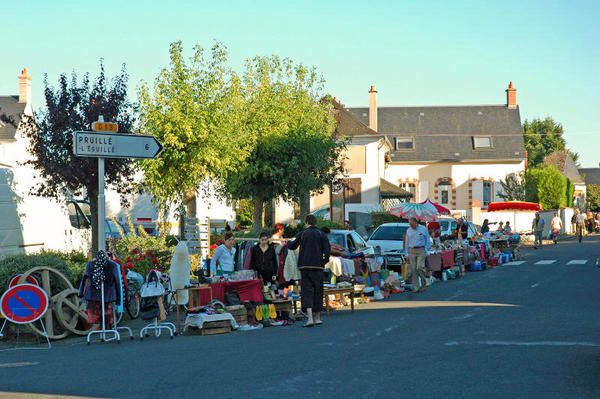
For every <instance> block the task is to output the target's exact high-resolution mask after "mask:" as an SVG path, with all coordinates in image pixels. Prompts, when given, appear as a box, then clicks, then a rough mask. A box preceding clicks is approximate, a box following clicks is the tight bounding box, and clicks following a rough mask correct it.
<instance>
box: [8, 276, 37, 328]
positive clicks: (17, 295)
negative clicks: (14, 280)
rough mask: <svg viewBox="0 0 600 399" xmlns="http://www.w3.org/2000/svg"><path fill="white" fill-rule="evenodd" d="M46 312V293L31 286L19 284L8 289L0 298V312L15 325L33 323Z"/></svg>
mask: <svg viewBox="0 0 600 399" xmlns="http://www.w3.org/2000/svg"><path fill="white" fill-rule="evenodd" d="M47 310H48V295H47V294H46V291H44V290H43V289H41V288H40V287H38V286H37V285H33V284H19V285H15V286H14V287H11V288H9V289H8V290H7V291H6V292H5V293H4V294H3V295H2V298H0V312H1V313H2V316H4V318H6V319H7V320H8V321H11V322H13V323H16V324H28V323H33V322H34V321H36V320H38V319H39V318H40V317H42V316H43V315H44V314H45V313H46V311H47Z"/></svg>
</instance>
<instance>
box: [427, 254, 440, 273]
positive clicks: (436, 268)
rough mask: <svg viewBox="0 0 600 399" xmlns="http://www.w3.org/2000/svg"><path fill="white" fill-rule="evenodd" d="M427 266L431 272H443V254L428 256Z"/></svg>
mask: <svg viewBox="0 0 600 399" xmlns="http://www.w3.org/2000/svg"><path fill="white" fill-rule="evenodd" d="M425 264H426V265H427V270H429V271H431V272H440V271H442V254H431V255H427V258H426V259H425Z"/></svg>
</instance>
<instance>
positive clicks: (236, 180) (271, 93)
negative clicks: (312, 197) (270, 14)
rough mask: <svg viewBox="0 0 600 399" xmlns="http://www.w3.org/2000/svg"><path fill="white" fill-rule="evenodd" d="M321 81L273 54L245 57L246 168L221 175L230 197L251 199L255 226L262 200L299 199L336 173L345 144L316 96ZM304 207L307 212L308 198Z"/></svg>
mask: <svg viewBox="0 0 600 399" xmlns="http://www.w3.org/2000/svg"><path fill="white" fill-rule="evenodd" d="M322 89H323V80H322V79H321V78H320V77H319V76H318V75H317V73H316V71H315V69H314V68H307V67H306V66H304V65H302V64H295V63H293V62H292V61H291V60H289V59H281V58H279V57H277V56H272V57H255V58H254V59H251V60H248V61H247V62H246V69H245V73H244V75H243V78H242V90H241V92H242V93H243V97H244V106H243V109H242V112H241V113H240V115H241V118H240V120H241V127H240V134H241V135H242V136H243V137H244V139H245V140H248V142H249V143H251V148H252V150H251V153H250V156H249V157H248V158H247V162H246V163H245V165H244V167H243V168H241V170H240V171H239V172H238V173H236V174H230V175H228V176H227V178H226V179H225V180H224V186H223V190H224V192H225V193H226V194H228V195H229V196H231V197H233V198H234V199H239V198H246V199H252V200H253V201H254V212H253V221H254V223H253V229H254V230H255V231H257V230H260V229H262V226H263V221H262V213H263V205H264V203H265V202H266V201H269V200H272V199H275V198H282V199H284V200H291V201H300V200H301V199H302V198H307V196H308V195H309V194H310V192H311V191H316V190H321V189H322V187H323V186H324V185H325V184H326V183H327V182H330V181H331V179H332V177H333V176H334V175H335V173H336V172H335V169H336V167H337V166H338V165H337V163H336V159H337V158H338V157H339V156H341V155H340V154H341V152H342V151H341V150H342V148H343V145H340V144H339V143H338V141H337V140H336V139H335V137H334V135H333V132H334V129H335V118H334V116H333V112H332V108H331V104H330V103H329V102H323V101H320V99H321V97H322V94H321V92H322ZM300 202H301V204H302V202H304V206H303V208H304V212H305V213H307V211H306V208H307V207H306V200H305V201H300Z"/></svg>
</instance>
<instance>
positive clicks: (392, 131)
mask: <svg viewBox="0 0 600 399" xmlns="http://www.w3.org/2000/svg"><path fill="white" fill-rule="evenodd" d="M348 111H349V112H350V113H351V114H353V115H354V116H355V117H356V118H357V119H359V120H360V121H361V122H362V123H363V124H367V125H368V123H369V109H368V108H366V107H364V108H348ZM377 119H378V129H377V131H378V133H379V134H382V135H386V136H388V138H389V140H390V141H391V142H392V143H394V137H395V136H412V137H414V138H415V148H414V150H412V151H394V153H393V157H392V160H393V161H396V162H402V161H408V162H435V161H444V160H451V161H453V162H454V161H469V160H470V161H472V160H484V161H485V160H490V161H491V160H511V161H512V160H514V161H521V160H524V159H525V145H524V142H523V129H522V127H521V116H520V113H519V108H518V107H517V108H508V107H506V106H505V105H473V106H446V107H437V106H433V107H426V106H423V107H379V109H378V114H377ZM473 136H491V137H492V145H493V148H491V149H485V150H483V149H477V150H476V149H474V148H473ZM456 154H458V155H456Z"/></svg>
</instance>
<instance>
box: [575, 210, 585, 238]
mask: <svg viewBox="0 0 600 399" xmlns="http://www.w3.org/2000/svg"><path fill="white" fill-rule="evenodd" d="M575 215H576V216H577V218H576V220H575V226H576V229H577V230H576V231H577V236H578V237H579V243H581V241H582V240H583V231H584V230H585V215H584V214H583V213H582V212H579V209H576V210H575Z"/></svg>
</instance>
